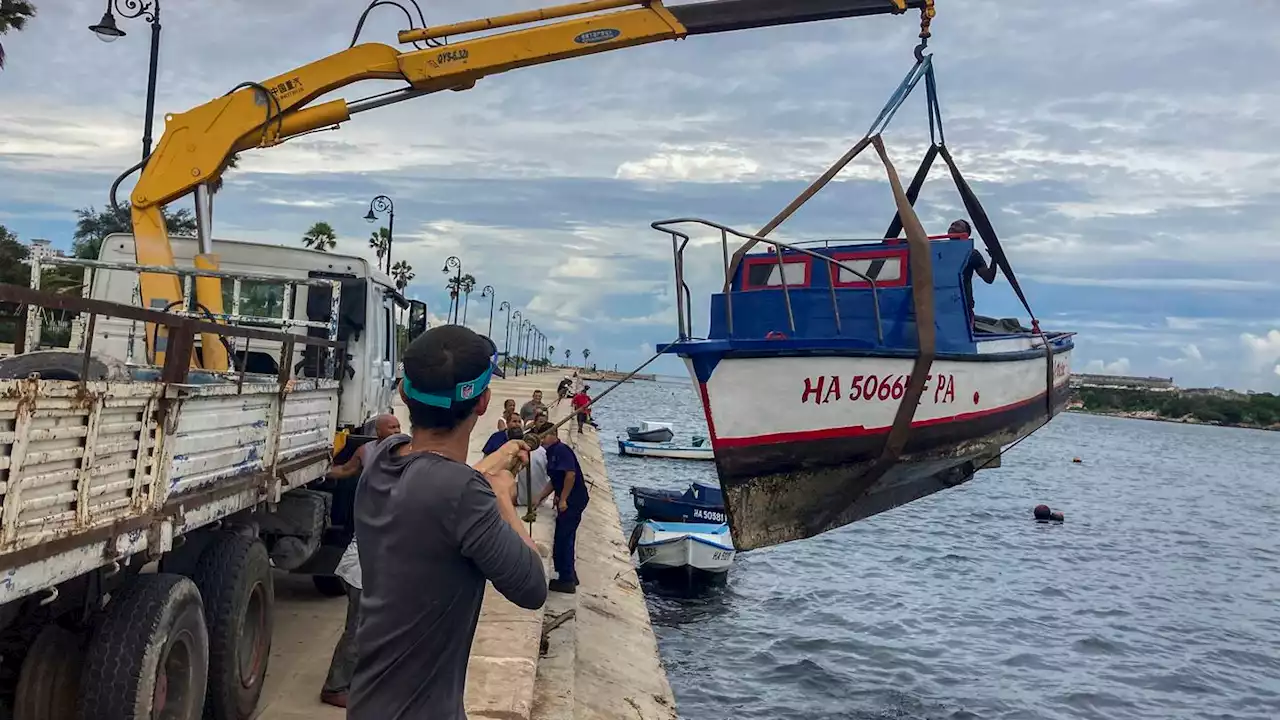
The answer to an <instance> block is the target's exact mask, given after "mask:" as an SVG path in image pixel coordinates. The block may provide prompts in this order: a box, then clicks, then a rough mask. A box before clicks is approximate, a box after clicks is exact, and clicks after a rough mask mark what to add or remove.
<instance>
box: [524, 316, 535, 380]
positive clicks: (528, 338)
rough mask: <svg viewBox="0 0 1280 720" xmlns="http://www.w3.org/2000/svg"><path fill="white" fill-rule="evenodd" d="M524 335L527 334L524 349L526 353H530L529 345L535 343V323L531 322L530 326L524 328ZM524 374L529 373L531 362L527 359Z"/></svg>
mask: <svg viewBox="0 0 1280 720" xmlns="http://www.w3.org/2000/svg"><path fill="white" fill-rule="evenodd" d="M526 322H528V321H526ZM524 335H525V339H524V351H525V354H529V347H530V346H531V345H533V323H531V322H529V323H528V326H527V327H526V328H525V329H524ZM524 374H525V375H528V374H529V363H528V362H527V361H526V362H525V365H524Z"/></svg>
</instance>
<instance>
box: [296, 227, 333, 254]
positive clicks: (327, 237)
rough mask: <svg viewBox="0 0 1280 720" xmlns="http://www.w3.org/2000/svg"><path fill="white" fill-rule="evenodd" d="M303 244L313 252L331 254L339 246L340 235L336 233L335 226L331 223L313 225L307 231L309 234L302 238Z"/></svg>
mask: <svg viewBox="0 0 1280 720" xmlns="http://www.w3.org/2000/svg"><path fill="white" fill-rule="evenodd" d="M302 244H303V245H306V246H307V247H308V248H309V249H311V250H319V251H320V252H329V251H330V250H332V249H333V248H334V246H336V245H337V244H338V233H337V232H335V231H334V229H333V226H332V225H330V224H329V223H327V222H318V223H316V224H315V225H312V226H311V227H310V229H308V230H307V233H306V234H305V235H303V236H302Z"/></svg>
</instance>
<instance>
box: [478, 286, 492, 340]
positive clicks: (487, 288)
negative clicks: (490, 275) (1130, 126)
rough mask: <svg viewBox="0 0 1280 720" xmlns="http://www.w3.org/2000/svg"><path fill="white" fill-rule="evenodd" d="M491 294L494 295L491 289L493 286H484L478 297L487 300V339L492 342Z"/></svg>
mask: <svg viewBox="0 0 1280 720" xmlns="http://www.w3.org/2000/svg"><path fill="white" fill-rule="evenodd" d="M493 293H494V289H493V286H492V285H485V286H484V289H483V290H481V291H480V297H482V298H484V297H487V298H489V332H488V337H489V339H490V340H492V339H493Z"/></svg>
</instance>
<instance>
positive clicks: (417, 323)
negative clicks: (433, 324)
mask: <svg viewBox="0 0 1280 720" xmlns="http://www.w3.org/2000/svg"><path fill="white" fill-rule="evenodd" d="M426 331H427V304H426V303H424V302H422V301H420V300H410V301H409V342H413V341H414V340H415V339H417V337H418V336H419V335H421V334H422V333H424V332H426Z"/></svg>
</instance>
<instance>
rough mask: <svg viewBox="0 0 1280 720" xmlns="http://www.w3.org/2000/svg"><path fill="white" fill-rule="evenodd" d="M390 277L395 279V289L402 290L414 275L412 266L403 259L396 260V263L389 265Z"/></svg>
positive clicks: (407, 285)
mask: <svg viewBox="0 0 1280 720" xmlns="http://www.w3.org/2000/svg"><path fill="white" fill-rule="evenodd" d="M391 277H392V278H394V279H395V281H396V289H397V290H399V291H400V292H404V289H405V288H407V287H409V283H410V282H412V281H413V278H414V277H415V276H414V274H413V266H412V265H410V264H409V263H407V262H405V261H404V260H397V261H396V264H395V265H392V266H391Z"/></svg>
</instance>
